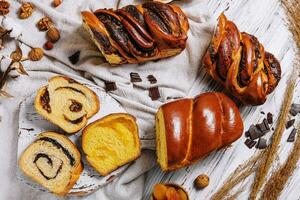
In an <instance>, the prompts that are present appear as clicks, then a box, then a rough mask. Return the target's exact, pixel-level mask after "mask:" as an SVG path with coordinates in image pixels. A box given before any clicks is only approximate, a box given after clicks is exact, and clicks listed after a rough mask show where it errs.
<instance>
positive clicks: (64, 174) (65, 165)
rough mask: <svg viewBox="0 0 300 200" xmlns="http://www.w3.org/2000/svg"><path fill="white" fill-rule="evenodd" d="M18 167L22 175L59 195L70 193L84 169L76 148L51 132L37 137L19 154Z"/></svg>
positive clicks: (68, 141) (62, 136)
mask: <svg viewBox="0 0 300 200" xmlns="http://www.w3.org/2000/svg"><path fill="white" fill-rule="evenodd" d="M19 166H20V169H21V170H22V171H23V172H24V174H25V175H27V176H28V177H30V178H31V179H32V180H34V181H35V182H37V183H39V184H40V185H42V186H43V187H45V188H47V189H48V190H49V191H51V192H52V193H54V194H56V195H59V196H64V195H66V194H67V193H68V192H69V191H70V189H71V188H72V187H73V185H74V184H75V183H76V181H77V180H78V178H79V177H80V174H81V172H82V170H83V165H82V163H81V156H80V153H79V151H78V149H77V148H76V146H75V145H74V144H73V143H72V142H71V140H69V138H67V137H66V136H64V135H61V134H58V133H54V132H45V133H41V134H40V135H38V137H37V138H36V140H35V141H34V142H33V143H31V144H30V145H29V146H28V147H27V148H26V149H25V151H24V152H23V154H22V155H21V157H20V159H19Z"/></svg>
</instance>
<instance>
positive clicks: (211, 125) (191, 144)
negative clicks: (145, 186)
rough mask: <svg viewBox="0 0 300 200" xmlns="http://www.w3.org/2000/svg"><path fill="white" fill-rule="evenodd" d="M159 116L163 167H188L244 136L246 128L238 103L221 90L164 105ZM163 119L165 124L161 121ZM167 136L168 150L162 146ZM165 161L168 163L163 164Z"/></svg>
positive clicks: (158, 139) (160, 150) (160, 155)
mask: <svg viewBox="0 0 300 200" xmlns="http://www.w3.org/2000/svg"><path fill="white" fill-rule="evenodd" d="M161 113H162V114H161ZM156 118H157V121H156V122H157V127H156V128H157V130H156V133H157V135H156V137H157V142H158V145H157V148H158V149H157V152H160V153H159V154H158V161H159V163H160V165H161V166H162V169H163V170H173V169H178V168H181V167H184V166H186V165H189V164H191V163H193V162H195V161H197V160H199V159H201V158H203V157H204V156H205V155H207V154H208V153H210V152H212V151H214V150H217V149H220V148H222V147H224V146H226V145H229V144H231V143H232V142H234V141H235V140H237V139H238V138H239V137H240V136H241V134H242V132H243V128H244V127H243V121H242V118H241V116H240V113H239V110H238V108H237V107H236V105H235V103H234V102H233V101H232V100H231V99H230V98H228V97H227V96H226V95H224V94H223V93H217V92H209V93H205V94H202V95H199V96H198V97H196V98H195V99H181V100H177V101H174V102H170V103H167V104H164V105H162V106H161V107H160V108H159V111H158V113H157V115H156ZM159 121H160V123H161V122H163V124H164V126H163V125H161V124H158V122H159ZM164 136H165V142H166V145H165V146H166V149H165V152H164V150H163V149H161V148H163V147H164V145H163V144H162V142H164V139H163V137H164ZM162 156H165V157H166V158H164V159H162V158H161V157H162ZM163 160H166V162H167V163H162V162H163Z"/></svg>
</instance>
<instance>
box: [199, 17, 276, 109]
mask: <svg viewBox="0 0 300 200" xmlns="http://www.w3.org/2000/svg"><path fill="white" fill-rule="evenodd" d="M203 66H204V67H205V68H206V69H207V71H208V73H209V74H210V75H211V76H212V77H213V78H214V79H215V80H217V81H219V82H220V83H222V84H223V85H224V86H225V87H226V88H227V89H228V90H229V91H230V92H231V93H232V94H233V95H234V96H235V97H237V98H238V99H240V100H241V101H242V102H243V103H244V104H250V105H260V104H263V103H264V102H265V101H266V96H267V95H268V94H270V93H271V92H272V91H273V90H274V89H275V87H276V86H277V84H278V82H279V80H280V78H281V68H280V63H279V62H278V60H277V59H276V58H275V57H274V56H273V55H272V54H271V53H269V52H266V51H265V50H264V47H263V45H262V44H261V43H260V42H259V41H258V40H257V38H256V37H254V36H253V35H250V34H247V33H240V31H239V30H238V28H237V27H236V25H235V24H234V23H233V22H232V21H229V20H227V18H226V16H225V15H224V14H221V15H220V17H219V19H218V25H217V28H216V30H215V33H214V35H213V38H212V41H211V43H210V45H209V47H208V49H207V52H206V53H205V55H204V57H203Z"/></svg>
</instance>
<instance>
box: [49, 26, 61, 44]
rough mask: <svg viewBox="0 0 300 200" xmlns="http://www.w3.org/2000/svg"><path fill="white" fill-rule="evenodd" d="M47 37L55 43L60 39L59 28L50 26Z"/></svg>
mask: <svg viewBox="0 0 300 200" xmlns="http://www.w3.org/2000/svg"><path fill="white" fill-rule="evenodd" d="M47 38H48V39H49V40H50V41H51V42H53V43H55V42H57V41H58V40H59V39H60V33H59V30H58V29H57V28H55V27H51V28H49V30H48V31H47Z"/></svg>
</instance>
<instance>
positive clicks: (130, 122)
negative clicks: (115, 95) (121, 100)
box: [82, 113, 141, 176]
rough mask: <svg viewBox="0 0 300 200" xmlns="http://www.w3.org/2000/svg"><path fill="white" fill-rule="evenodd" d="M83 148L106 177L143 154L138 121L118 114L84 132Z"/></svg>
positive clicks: (127, 115) (87, 157)
mask: <svg viewBox="0 0 300 200" xmlns="http://www.w3.org/2000/svg"><path fill="white" fill-rule="evenodd" d="M82 149H83V152H84V153H85V155H86V159H87V161H88V162H89V163H90V164H91V165H92V166H93V167H94V169H95V170H96V171H98V172H99V174H101V175H102V176H106V175H107V174H109V173H110V172H112V171H113V170H115V169H117V168H118V167H120V166H122V165H124V164H126V163H128V162H130V161H133V160H135V159H136V158H138V157H139V156H140V154H141V148H140V140H139V135H138V127H137V124H136V122H135V118H134V117H133V116H131V115H129V114H125V113H115V114H110V115H107V116H105V117H103V118H101V119H99V120H97V121H95V122H93V123H91V124H89V125H88V126H87V127H85V128H84V129H83V132H82Z"/></svg>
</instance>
